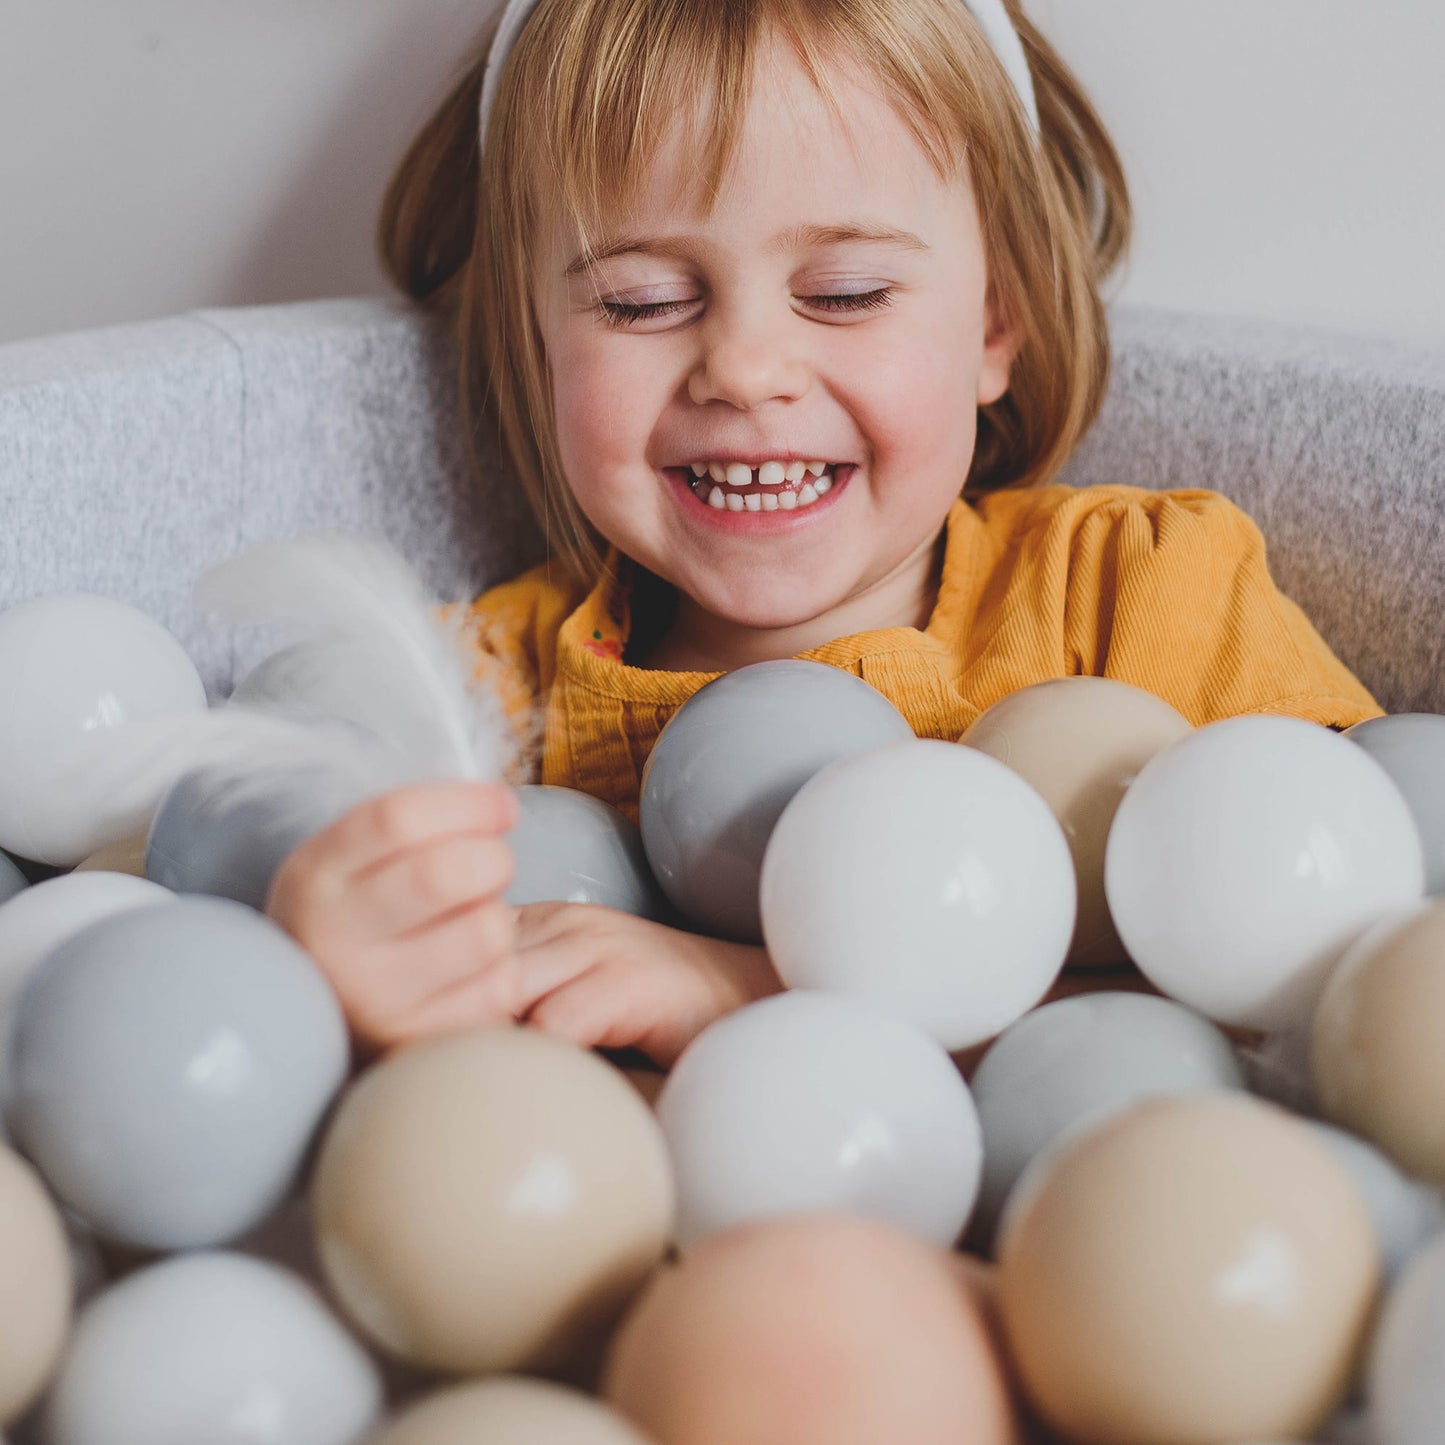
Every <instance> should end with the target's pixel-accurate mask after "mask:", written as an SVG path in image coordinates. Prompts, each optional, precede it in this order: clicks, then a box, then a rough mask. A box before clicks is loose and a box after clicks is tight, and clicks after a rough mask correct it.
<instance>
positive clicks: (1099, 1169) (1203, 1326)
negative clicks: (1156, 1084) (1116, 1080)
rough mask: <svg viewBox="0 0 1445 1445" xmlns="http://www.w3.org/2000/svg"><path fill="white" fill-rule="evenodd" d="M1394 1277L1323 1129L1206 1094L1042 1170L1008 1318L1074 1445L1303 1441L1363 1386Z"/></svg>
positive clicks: (1133, 1120) (1016, 1346)
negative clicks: (1380, 1300) (1356, 1384)
mask: <svg viewBox="0 0 1445 1445" xmlns="http://www.w3.org/2000/svg"><path fill="white" fill-rule="evenodd" d="M1379 1275H1380V1259H1379V1249H1378V1246H1377V1244H1376V1240H1375V1234H1374V1230H1373V1227H1372V1225H1371V1223H1370V1218H1369V1215H1368V1214H1367V1212H1366V1208H1365V1203H1364V1201H1363V1200H1362V1198H1361V1197H1360V1194H1359V1192H1358V1190H1357V1189H1356V1186H1355V1185H1354V1183H1353V1181H1352V1180H1351V1179H1350V1177H1349V1175H1348V1174H1347V1173H1346V1171H1345V1169H1344V1167H1343V1166H1342V1165H1341V1164H1339V1163H1338V1162H1337V1161H1336V1160H1335V1158H1334V1157H1333V1155H1332V1154H1331V1153H1330V1151H1329V1149H1328V1148H1327V1146H1326V1145H1325V1144H1324V1143H1323V1142H1321V1141H1320V1140H1319V1139H1318V1138H1316V1137H1315V1135H1314V1133H1313V1132H1312V1131H1311V1130H1310V1129H1309V1127H1308V1126H1307V1125H1306V1124H1305V1123H1304V1122H1303V1121H1301V1120H1299V1119H1296V1118H1293V1117H1291V1116H1290V1115H1289V1114H1287V1113H1286V1112H1285V1111H1284V1110H1283V1109H1280V1108H1278V1107H1276V1106H1275V1105H1273V1104H1268V1103H1265V1102H1264V1101H1263V1100H1259V1099H1254V1098H1250V1097H1249V1096H1247V1095H1242V1094H1237V1093H1222V1092H1221V1093H1200V1094H1195V1095H1179V1096H1174V1097H1171V1098H1165V1099H1153V1100H1149V1101H1147V1102H1144V1103H1141V1104H1137V1105H1135V1106H1133V1107H1132V1108H1130V1109H1129V1110H1127V1111H1126V1112H1124V1113H1121V1114H1117V1115H1114V1116H1111V1117H1110V1118H1108V1119H1106V1120H1104V1121H1103V1122H1101V1123H1098V1124H1095V1125H1094V1126H1092V1127H1082V1128H1080V1129H1079V1130H1077V1131H1075V1133H1073V1134H1072V1135H1070V1136H1068V1137H1066V1138H1065V1139H1064V1140H1062V1141H1060V1144H1059V1145H1058V1146H1057V1147H1056V1148H1055V1149H1054V1150H1053V1151H1051V1152H1049V1153H1047V1154H1045V1155H1044V1156H1041V1157H1040V1158H1039V1159H1038V1160H1036V1161H1035V1163H1034V1164H1033V1165H1031V1166H1030V1168H1029V1170H1028V1171H1026V1172H1025V1174H1024V1176H1023V1178H1022V1179H1021V1180H1020V1182H1019V1185H1018V1194H1017V1197H1016V1198H1015V1199H1014V1200H1012V1201H1011V1202H1010V1205H1009V1208H1008V1210H1007V1211H1006V1213H1005V1217H1004V1223H1003V1235H1002V1239H1001V1243H1000V1247H999V1307H1000V1314H1001V1317H1002V1320H1003V1324H1004V1329H1005V1334H1006V1336H1007V1339H1008V1342H1009V1346H1010V1349H1011V1352H1012V1356H1013V1359H1014V1362H1015V1364H1016V1365H1017V1367H1018V1371H1019V1375H1020V1377H1021V1379H1022V1381H1023V1384H1024V1387H1025V1390H1026V1393H1027V1394H1028V1396H1029V1398H1030V1399H1031V1401H1032V1402H1033V1404H1034V1406H1035V1407H1036V1408H1037V1409H1038V1411H1039V1413H1040V1415H1041V1416H1042V1417H1043V1419H1044V1420H1045V1421H1046V1422H1047V1423H1048V1424H1049V1425H1050V1426H1051V1427H1052V1428H1053V1429H1055V1430H1056V1431H1058V1433H1059V1434H1060V1435H1061V1436H1062V1437H1063V1439H1064V1440H1066V1441H1070V1442H1076V1445H1159V1442H1161V1441H1164V1440H1167V1441H1169V1442H1171V1445H1218V1442H1221V1441H1230V1440H1255V1439H1269V1438H1274V1437H1278V1438H1281V1439H1304V1438H1307V1437H1309V1436H1310V1435H1311V1433H1312V1432H1313V1431H1314V1430H1315V1428H1316V1427H1317V1426H1318V1425H1320V1424H1321V1423H1322V1422H1323V1421H1324V1420H1325V1419H1326V1418H1327V1417H1328V1416H1329V1415H1330V1413H1331V1412H1332V1411H1333V1410H1334V1408H1335V1407H1336V1405H1337V1404H1338V1403H1339V1402H1340V1400H1341V1399H1342V1397H1343V1396H1344V1394H1345V1392H1346V1390H1347V1389H1348V1388H1349V1386H1350V1384H1351V1381H1352V1379H1353V1377H1354V1375H1355V1373H1356V1370H1357V1367H1358V1364H1359V1359H1360V1355H1361V1351H1362V1349H1363V1346H1364V1344H1365V1339H1366V1333H1367V1328H1368V1324H1369V1319H1370V1312H1371V1309H1372V1307H1373V1304H1374V1301H1375V1297H1376V1292H1377V1286H1378V1283H1379Z"/></svg>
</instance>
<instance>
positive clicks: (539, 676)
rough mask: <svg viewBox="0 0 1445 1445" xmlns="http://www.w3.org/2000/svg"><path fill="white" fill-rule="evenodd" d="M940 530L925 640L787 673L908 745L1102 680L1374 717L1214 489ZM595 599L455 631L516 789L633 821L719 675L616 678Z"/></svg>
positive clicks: (1090, 493) (525, 607)
mask: <svg viewBox="0 0 1445 1445" xmlns="http://www.w3.org/2000/svg"><path fill="white" fill-rule="evenodd" d="M945 528H946V532H947V540H946V542H945V549H944V563H943V574H942V580H941V583H940V588H939V593H938V600H937V603H936V605H935V607H934V611H933V615H932V616H931V617H930V618H929V621H928V625H927V627H925V628H924V629H923V630H922V631H920V630H919V629H918V628H916V627H887V628H883V629H881V630H879V631H875V632H860V633H856V634H854V635H853V636H851V637H840V638H838V639H837V640H836V641H834V642H829V643H827V644H825V645H824V646H822V647H815V648H811V649H809V650H808V651H807V652H802V653H799V654H798V656H799V657H802V658H807V659H809V660H811V661H815V662H824V663H829V664H831V665H832V666H834V667H841V668H844V669H846V670H847V671H849V672H851V673H853V674H855V675H856V676H858V677H861V678H863V680H864V681H865V682H868V683H871V684H872V685H873V686H874V687H876V688H877V689H878V690H879V691H880V692H882V693H884V694H885V695H886V696H887V697H888V698H889V699H890V700H891V701H892V702H893V704H894V705H895V706H896V707H897V708H898V709H899V710H900V711H901V712H902V713H903V715H904V716H905V717H906V718H907V719H908V721H909V722H910V723H911V724H912V726H913V731H914V732H915V733H916V734H917V735H918V736H919V737H927V738H943V739H947V740H949V741H952V740H954V739H956V738H957V737H958V735H959V734H960V733H961V732H963V731H964V729H965V728H967V727H968V726H969V725H970V724H971V723H972V722H973V721H974V719H975V718H976V717H978V715H979V714H980V713H981V712H982V711H983V710H984V709H985V708H988V707H990V706H991V705H992V704H994V703H996V702H997V701H998V700H999V699H1000V698H1002V697H1004V696H1006V695H1007V694H1008V693H1011V692H1014V691H1017V689H1019V688H1021V687H1027V686H1028V685H1029V684H1030V683H1035V682H1043V681H1045V680H1046V679H1048V678H1055V677H1071V676H1074V675H1077V674H1081V673H1082V674H1086V675H1089V676H1093V677H1112V678H1116V679H1118V680H1119V681H1121V682H1128V683H1133V684H1134V686H1136V687H1142V688H1145V689H1147V690H1148V691H1150V692H1153V693H1156V694H1157V695H1158V696H1160V697H1162V698H1164V699H1165V700H1166V701H1167V702H1169V703H1171V704H1172V705H1173V706H1174V707H1176V708H1177V709H1178V710H1179V711H1180V712H1181V713H1183V714H1184V716H1185V717H1186V718H1188V719H1189V721H1190V722H1191V723H1193V724H1194V725H1195V726H1196V727H1198V726H1202V725H1203V724H1205V723H1208V722H1214V721H1216V720H1217V719H1219V718H1224V717H1233V716H1235V715H1237V714H1240V713H1281V714H1285V715H1287V716H1292V717H1300V718H1307V719H1309V720H1311V721H1313V722H1318V723H1324V724H1327V725H1329V726H1333V727H1348V726H1350V725H1351V724H1353V723H1357V722H1360V721H1362V720H1363V719H1365V718H1369V717H1378V716H1380V715H1381V714H1382V712H1383V709H1382V708H1381V707H1380V705H1379V704H1378V703H1377V702H1376V701H1375V699H1374V698H1373V697H1371V695H1370V694H1369V693H1368V692H1367V691H1366V690H1365V688H1364V687H1363V686H1362V685H1361V684H1360V683H1359V682H1358V681H1357V680H1356V678H1355V677H1354V676H1353V674H1352V673H1350V671H1349V670H1348V669H1347V668H1346V667H1345V666H1344V665H1343V664H1342V663H1341V662H1340V661H1339V660H1338V659H1337V658H1336V657H1335V655H1334V654H1333V653H1332V652H1331V651H1330V649H1329V647H1328V646H1326V644H1325V642H1324V640H1323V639H1322V638H1321V637H1320V635H1319V634H1318V633H1317V632H1316V631H1315V629H1314V627H1313V626H1312V625H1311V624H1310V622H1309V621H1308V619H1307V618H1306V617H1305V615H1304V613H1303V612H1302V611H1301V610H1300V609H1299V607H1298V606H1296V605H1295V603H1294V602H1292V601H1291V600H1290V599H1289V598H1288V597H1286V596H1284V594H1283V593H1281V592H1280V591H1279V590H1278V588H1277V587H1276V586H1275V584H1274V581H1273V579H1272V578H1271V577H1270V574H1269V570H1268V567H1267V565H1266V560H1265V543H1264V538H1263V536H1262V535H1261V533H1260V530H1259V528H1258V527H1257V526H1256V525H1255V523H1254V522H1253V521H1252V520H1251V519H1250V517H1249V516H1248V515H1247V514H1246V513H1245V512H1243V511H1241V510H1240V508H1239V507H1237V506H1236V505H1235V504H1234V503H1233V502H1231V501H1230V500H1229V499H1228V498H1227V497H1224V496H1222V495H1220V494H1219V493H1217V492H1212V491H1207V490H1179V491H1158V492H1156V491H1150V490H1148V489H1146V488H1141V487H1123V486H1099V487H1085V488H1076V487H1068V486H1063V485H1051V486H1044V487H1031V488H1027V489H1021V490H1020V489H1014V490H1007V491H1001V492H995V493H991V494H989V495H987V496H984V497H982V498H980V499H978V500H977V501H976V502H971V503H970V502H964V501H962V500H960V501H958V502H957V503H955V504H954V506H953V508H952V509H951V510H950V512H949V514H948V517H947V520H946V523H945ZM608 562H609V568H610V570H611V571H613V572H614V573H615V574H616V577H617V580H616V581H615V582H613V581H612V580H611V579H609V578H606V577H604V579H603V580H602V581H600V582H599V583H598V584H597V585H596V586H595V587H593V588H592V589H591V590H590V591H588V590H587V588H586V587H585V586H584V585H583V584H581V583H579V582H577V581H576V580H575V579H573V578H571V576H570V574H569V573H568V572H567V571H566V569H565V568H563V567H561V566H560V565H559V566H554V567H549V565H548V564H547V563H543V564H542V565H541V566H538V567H534V568H533V569H532V570H531V571H529V572H526V573H524V574H523V575H522V576H520V577H517V578H515V579H514V580H513V581H510V582H505V583H503V584H502V585H500V586H498V587H493V588H490V589H489V590H488V591H486V592H484V593H483V594H482V595H481V596H480V597H478V598H477V599H476V600H475V601H474V602H473V603H471V604H470V608H469V609H468V611H467V614H466V616H465V617H464V618H463V619H462V620H464V621H466V622H467V623H468V624H470V625H472V626H474V627H475V629H476V631H475V640H476V645H477V648H478V667H477V670H478V673H479V674H480V675H482V676H487V677H489V678H490V679H491V680H492V682H493V684H494V685H495V686H496V687H497V688H498V689H499V691H500V694H501V697H502V700H503V703H504V705H505V706H506V709H507V712H508V716H509V718H510V719H511V721H512V725H513V727H514V730H515V731H516V733H517V736H518V739H519V742H520V743H521V745H522V757H521V759H520V761H519V763H518V765H517V766H516V767H515V768H514V769H513V771H512V774H511V780H512V781H513V782H537V781H540V782H544V783H555V784H560V785H562V786H565V787H570V788H580V789H582V790H583V791H584V792H588V793H591V794H593V795H594V796H596V797H599V798H602V799H604V800H605V801H607V802H609V803H612V804H614V805H615V806H616V807H618V808H620V809H621V810H622V811H623V812H624V813H625V814H627V816H628V817H630V818H631V819H633V821H634V822H635V821H636V820H637V803H638V789H639V786H640V781H641V777H642V767H643V764H644V763H645V762H646V760H647V755H648V753H649V752H650V751H651V748H652V745H653V743H654V742H655V741H656V740H657V735H658V733H660V732H661V731H662V728H663V725H664V724H665V723H666V722H667V720H668V719H669V718H670V717H671V716H672V715H673V713H674V712H676V711H677V709H678V708H679V707H680V706H681V705H682V704H683V703H684V702H686V701H687V699H688V698H690V697H691V696H692V695H693V693H695V692H696V691H697V690H698V688H700V687H702V686H703V684H704V683H707V682H710V681H711V680H712V679H713V678H714V677H717V676H720V674H718V673H708V672H659V671H653V670H649V669H644V668H638V667H632V666H630V665H628V664H626V663H625V662H624V661H623V660H622V659H623V655H624V649H625V648H626V646H627V641H628V636H629V632H630V623H631V619H630V603H631V598H632V593H633V584H634V582H635V580H636V577H637V572H638V570H639V569H638V568H637V566H636V564H635V563H633V562H632V561H631V559H629V558H627V557H624V556H621V555H620V554H619V553H618V552H617V550H616V549H615V548H614V549H613V550H612V552H611V553H610V555H609V558H608Z"/></svg>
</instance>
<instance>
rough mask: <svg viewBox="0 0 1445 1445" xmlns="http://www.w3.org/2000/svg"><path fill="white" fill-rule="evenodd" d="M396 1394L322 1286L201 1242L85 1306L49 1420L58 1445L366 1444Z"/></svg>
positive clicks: (49, 1401) (53, 1444)
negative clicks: (388, 1397)
mask: <svg viewBox="0 0 1445 1445" xmlns="http://www.w3.org/2000/svg"><path fill="white" fill-rule="evenodd" d="M382 1403H383V1402H382V1381H381V1375H380V1372H379V1370H378V1369H377V1366H376V1364H375V1363H374V1362H373V1360H372V1359H371V1358H370V1356H369V1355H368V1354H367V1352H366V1350H365V1349H364V1348H363V1347H362V1346H361V1344H360V1343H359V1342H358V1341H357V1340H356V1339H355V1338H354V1337H353V1336H352V1335H350V1334H349V1333H348V1332H347V1330H346V1329H345V1328H344V1327H343V1326H342V1324H341V1322H340V1320H338V1319H337V1318H336V1316H335V1314H334V1313H333V1312H332V1311H331V1310H330V1309H329V1308H328V1307H327V1304H326V1302H325V1300H324V1299H323V1298H322V1296H321V1295H320V1293H319V1292H318V1291H316V1290H314V1289H312V1288H311V1287H310V1286H309V1285H308V1284H307V1283H305V1282H304V1281H302V1280H300V1279H298V1278H297V1277H296V1276H295V1275H293V1274H291V1273H290V1272H289V1271H288V1270H284V1269H281V1268H279V1267H278V1266H276V1265H273V1264H268V1263H266V1262H264V1261H262V1260H259V1259H250V1258H248V1257H246V1256H244V1255H239V1254H233V1253H231V1252H229V1251H225V1250H215V1251H212V1250H200V1251H195V1252H193V1253H189V1254H181V1255H175V1256H173V1257H172V1258H170V1259H162V1260H158V1261H156V1262H155V1263H153V1264H149V1265H146V1266H144V1267H143V1268H141V1269H138V1270H135V1271H133V1272H132V1273H130V1274H128V1275H126V1276H125V1278H124V1279H122V1280H120V1281H119V1282H118V1283H117V1284H114V1285H112V1286H111V1287H110V1288H109V1289H108V1290H106V1291H105V1292H104V1293H103V1294H101V1295H99V1296H97V1297H96V1298H95V1299H93V1300H92V1301H91V1302H90V1303H89V1304H88V1305H87V1306H86V1307H85V1309H84V1310H82V1311H81V1313H80V1315H79V1317H78V1319H77V1320H76V1324H75V1330H74V1333H73V1335H72V1337H71V1340H70V1344H69V1346H68V1348H67V1350H66V1354H65V1357H64V1359H63V1360H62V1362H61V1365H60V1369H59V1371H58V1372H57V1374H56V1377H55V1380H54V1381H53V1382H52V1384H51V1387H50V1390H49V1392H48V1395H47V1398H46V1400H45V1404H44V1407H43V1421H44V1426H45V1438H46V1441H47V1445H359V1442H360V1441H361V1440H362V1439H370V1438H371V1434H370V1431H371V1429H372V1427H374V1426H375V1424H376V1423H377V1420H378V1418H379V1416H380V1414H381V1409H382Z"/></svg>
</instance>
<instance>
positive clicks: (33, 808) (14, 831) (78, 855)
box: [0, 593, 206, 868]
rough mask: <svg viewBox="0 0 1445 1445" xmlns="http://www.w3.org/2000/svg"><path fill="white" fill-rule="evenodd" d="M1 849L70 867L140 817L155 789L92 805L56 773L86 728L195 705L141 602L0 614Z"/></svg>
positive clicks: (54, 600) (171, 645)
mask: <svg viewBox="0 0 1445 1445" xmlns="http://www.w3.org/2000/svg"><path fill="white" fill-rule="evenodd" d="M0 696H3V697H4V698H5V706H4V708H3V709H0V847H4V848H6V849H8V850H9V851H10V852H12V853H18V854H19V855H20V856H21V857H22V858H33V859H35V860H36V861H38V862H42V863H50V864H54V865H56V866H58V867H62V868H69V867H72V866H73V865H74V864H76V863H78V862H80V860H81V859H82V858H84V857H85V856H86V855H87V854H89V853H93V852H95V850H96V849H97V848H101V847H103V846H104V845H105V844H107V843H113V842H115V841H116V840H117V839H119V838H123V837H125V836H126V835H127V834H129V833H134V832H135V831H136V829H137V828H139V827H140V826H142V825H143V824H144V822H145V820H146V818H147V817H148V816H149V814H150V811H151V809H152V808H154V806H155V802H156V800H155V798H154V797H147V798H136V797H125V796H119V795H118V796H117V797H116V798H115V799H114V800H113V801H111V802H108V803H97V801H96V800H95V798H94V797H92V796H89V795H87V794H86V793H85V792H84V791H83V790H81V791H78V790H76V789H75V788H74V787H67V786H65V785H64V784H63V782H62V781H61V775H62V774H63V771H64V768H65V766H66V765H67V764H68V763H69V762H70V761H71V760H72V757H73V754H74V752H75V750H76V749H77V747H78V746H79V745H80V744H81V743H83V742H84V740H85V739H86V737H87V735H88V734H91V733H94V732H96V731H97V730H100V729H105V728H111V727H115V726H117V725H118V724H120V723H125V722H131V721H135V720H139V719H142V718H153V717H162V716H170V715H173V714H177V713H188V712H202V711H204V710H205V706H206V689H205V685H204V684H203V683H202V681H201V678H200V674H199V673H197V671H196V669H195V665H194V664H193V663H192V662H191V660H190V658H189V657H188V656H187V655H186V652H185V649H184V648H183V647H182V646H181V645H180V643H179V642H177V641H176V639H175V638H174V637H172V636H171V634H170V633H169V632H167V631H166V630H165V628H164V627H162V626H161V625H160V624H159V623H158V622H155V621H153V620H152V619H151V618H149V617H147V616H146V614H145V613H144V612H141V611H140V610H139V609H138V608H135V607H131V606H129V605H128V604H126V603H124V602H116V601H113V600H112V599H110V598H108V597H91V596H88V595H84V594H78V593H75V594H62V595H59V596H55V597H44V598H38V599H36V600H34V601H31V602H22V603H21V604H20V605H19V606H17V607H11V608H9V609H8V610H7V611H5V612H0Z"/></svg>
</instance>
